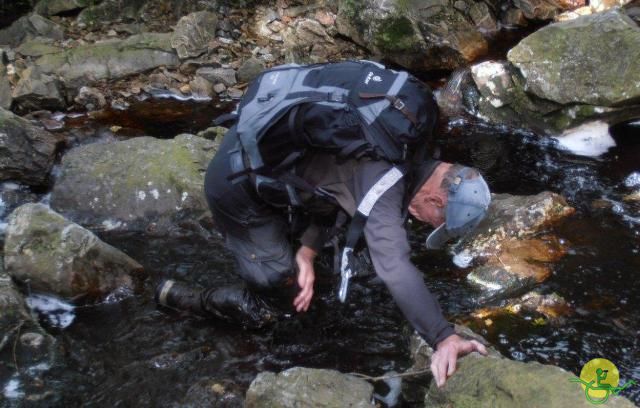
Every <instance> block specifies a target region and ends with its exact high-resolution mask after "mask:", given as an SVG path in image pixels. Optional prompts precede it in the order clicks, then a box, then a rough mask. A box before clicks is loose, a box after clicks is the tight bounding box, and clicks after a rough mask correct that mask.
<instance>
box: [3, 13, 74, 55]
mask: <svg viewBox="0 0 640 408" xmlns="http://www.w3.org/2000/svg"><path fill="white" fill-rule="evenodd" d="M36 37H44V38H51V39H53V40H62V39H63V38H64V31H63V29H62V27H60V26H59V25H58V24H56V23H54V22H53V21H51V20H47V19H46V18H44V17H42V16H39V15H37V14H31V15H28V16H24V17H20V18H19V19H18V20H16V21H15V22H14V23H13V24H11V26H9V27H8V28H5V29H3V30H0V44H3V45H9V46H11V47H14V48H15V47H17V46H18V45H20V44H21V43H22V42H24V41H26V40H28V39H31V38H36Z"/></svg>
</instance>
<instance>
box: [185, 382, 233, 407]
mask: <svg viewBox="0 0 640 408" xmlns="http://www.w3.org/2000/svg"><path fill="white" fill-rule="evenodd" d="M244 406H245V404H244V398H243V394H242V393H241V392H240V387H239V386H237V385H236V384H234V383H232V382H230V381H227V380H222V381H216V380H215V379H211V378H203V379H201V380H199V381H197V382H196V383H195V384H193V385H192V386H191V387H189V390H188V391H187V394H186V395H185V397H184V399H183V400H182V402H181V403H180V404H176V408H178V407H180V408H183V407H184V408H191V407H193V408H197V407H228V408H232V407H238V408H241V407H244Z"/></svg>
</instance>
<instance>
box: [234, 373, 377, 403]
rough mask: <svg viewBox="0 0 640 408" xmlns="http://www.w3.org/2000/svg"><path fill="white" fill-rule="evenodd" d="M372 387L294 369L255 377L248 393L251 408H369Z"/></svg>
mask: <svg viewBox="0 0 640 408" xmlns="http://www.w3.org/2000/svg"><path fill="white" fill-rule="evenodd" d="M372 398H373V386H372V385H371V384H369V383H368V382H366V381H364V380H362V379H359V378H356V377H353V376H349V375H346V374H342V373H340V372H338V371H334V370H319V369H312V368H302V367H294V368H290V369H288V370H285V371H283V372H281V373H279V374H275V373H271V372H264V373H260V374H258V376H257V377H256V379H255V380H253V382H252V383H251V386H250V387H249V390H248V391H247V395H246V399H245V404H246V407H247V408H252V407H273V406H277V407H283V408H285V407H291V408H293V407H298V406H306V405H308V406H314V407H372V406H374V405H373V404H372Z"/></svg>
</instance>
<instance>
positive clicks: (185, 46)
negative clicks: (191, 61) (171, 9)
mask: <svg viewBox="0 0 640 408" xmlns="http://www.w3.org/2000/svg"><path fill="white" fill-rule="evenodd" d="M217 28H218V16H217V15H215V14H214V13H211V12H209V11H199V12H196V13H191V14H189V15H187V16H184V17H182V18H181V19H180V20H179V21H178V24H177V25H176V28H175V30H174V31H173V34H172V35H171V46H172V47H173V48H175V50H176V52H177V53H178V57H180V58H182V59H184V58H189V57H197V56H198V55H200V54H202V53H204V52H205V51H207V46H208V45H209V41H211V40H213V39H214V38H215V37H216V29H217Z"/></svg>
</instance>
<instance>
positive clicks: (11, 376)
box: [0, 258, 60, 406]
mask: <svg viewBox="0 0 640 408" xmlns="http://www.w3.org/2000/svg"><path fill="white" fill-rule="evenodd" d="M57 346H58V344H57V340H56V339H55V338H54V337H53V336H51V335H49V334H48V333H47V332H46V331H44V330H43V329H42V327H41V326H40V325H39V324H38V322H37V321H35V320H34V319H33V317H32V315H31V313H30V312H29V310H28V309H27V305H26V303H25V300H24V298H23V297H22V294H20V292H19V291H18V290H17V288H16V287H15V286H14V284H13V282H12V281H11V278H10V277H9V275H8V274H7V273H6V272H5V271H4V268H3V266H2V259H1V258H0V384H2V385H3V386H4V389H3V394H4V395H3V396H4V398H5V399H3V401H5V402H9V401H11V402H14V403H16V405H15V406H20V402H21V400H23V399H27V398H28V399H27V400H28V401H30V402H31V403H32V402H33V401H37V400H41V402H43V403H46V402H53V400H55V398H57V397H58V395H57V394H58V393H57V392H55V391H52V390H51V388H48V391H46V392H43V388H44V389H47V387H45V386H44V385H45V384H44V382H43V378H42V374H43V373H45V372H47V371H48V370H49V369H50V368H51V367H52V366H53V365H54V364H59V363H60V361H59V360H60V353H59V348H58V347H57ZM11 385H13V387H10V386H11ZM47 385H49V384H47ZM8 388H13V389H14V392H13V393H7V389H8ZM8 394H9V395H8ZM12 400H13V401H12ZM11 402H9V404H11ZM50 405H51V404H50ZM50 405H49V406H50ZM8 406H14V405H8Z"/></svg>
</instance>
